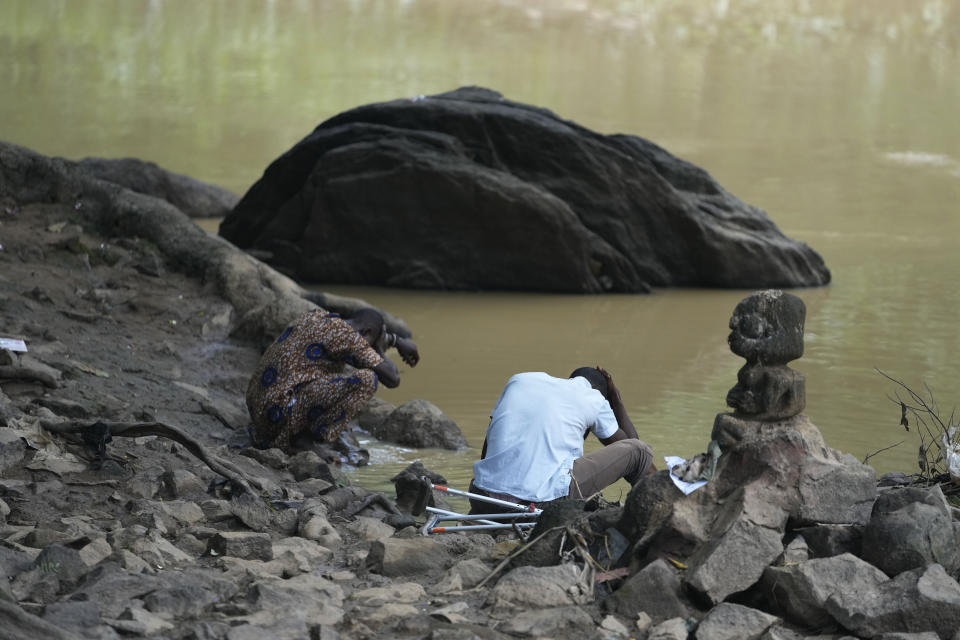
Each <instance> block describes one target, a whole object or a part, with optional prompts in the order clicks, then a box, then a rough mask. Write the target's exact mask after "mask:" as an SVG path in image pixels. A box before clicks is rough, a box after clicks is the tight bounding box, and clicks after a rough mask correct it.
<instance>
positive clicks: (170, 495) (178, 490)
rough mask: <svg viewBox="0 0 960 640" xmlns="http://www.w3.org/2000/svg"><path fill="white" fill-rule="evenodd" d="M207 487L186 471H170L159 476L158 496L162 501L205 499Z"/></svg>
mask: <svg viewBox="0 0 960 640" xmlns="http://www.w3.org/2000/svg"><path fill="white" fill-rule="evenodd" d="M206 493H207V485H206V483H205V482H204V481H203V480H201V479H200V478H198V477H197V476H196V474H194V473H191V472H190V471H187V470H186V469H172V470H170V471H166V472H164V474H163V475H162V476H160V490H159V494H160V497H162V498H163V499H164V500H176V499H178V498H194V497H200V496H203V497H206Z"/></svg>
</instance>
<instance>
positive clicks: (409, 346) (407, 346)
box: [396, 338, 420, 367]
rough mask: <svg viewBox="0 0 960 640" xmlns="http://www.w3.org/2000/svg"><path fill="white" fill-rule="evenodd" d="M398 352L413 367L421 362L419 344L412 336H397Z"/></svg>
mask: <svg viewBox="0 0 960 640" xmlns="http://www.w3.org/2000/svg"><path fill="white" fill-rule="evenodd" d="M396 346H397V353H399V354H400V357H401V358H403V361H404V362H406V363H407V364H408V365H410V366H411V367H415V366H417V363H418V362H420V352H419V351H417V345H416V344H414V343H413V340H411V339H410V338H397V345H396Z"/></svg>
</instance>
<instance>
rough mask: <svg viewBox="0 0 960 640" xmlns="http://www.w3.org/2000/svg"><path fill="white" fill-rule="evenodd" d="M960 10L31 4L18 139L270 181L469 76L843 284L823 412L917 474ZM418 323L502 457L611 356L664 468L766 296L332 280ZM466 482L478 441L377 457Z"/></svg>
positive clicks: (433, 357)
mask: <svg viewBox="0 0 960 640" xmlns="http://www.w3.org/2000/svg"><path fill="white" fill-rule="evenodd" d="M958 68H960V0H914V1H911V2H903V1H901V0H764V1H763V2H760V1H759V0H753V1H738V0H715V1H711V2H706V1H704V0H659V1H653V0H651V1H646V2H642V1H639V0H634V1H631V0H617V1H614V0H542V1H539V2H537V1H528V2H519V1H516V0H513V1H508V0H502V1H496V0H404V1H400V0H398V1H396V2H390V1H387V0H349V1H347V0H343V1H335V0H329V1H323V0H297V1H294V0H291V1H289V2H262V1H261V0H205V1H204V2H194V1H193V0H139V1H138V0H5V1H4V2H2V3H0V96H2V98H0V139H3V140H8V141H12V142H16V143H19V144H23V145H25V146H28V147H31V148H34V149H36V150H38V151H40V152H43V153H47V154H54V155H62V156H66V157H69V158H80V157H84V156H102V157H116V156H136V157H140V158H144V159H148V160H152V161H154V162H157V163H158V164H160V165H161V166H163V167H165V168H168V169H171V170H174V171H178V172H182V173H186V174H189V175H192V176H194V177H196V178H199V179H201V180H205V181H208V182H212V183H215V184H219V185H221V186H224V187H226V188H228V189H231V190H233V191H235V192H237V193H243V192H244V191H245V190H246V189H247V188H248V187H249V186H250V185H251V184H252V182H253V181H254V180H256V179H257V177H259V175H260V173H261V172H262V171H263V169H264V167H265V166H266V165H267V164H268V163H269V162H270V161H271V160H272V159H273V158H275V157H276V156H277V155H279V154H280V153H282V152H283V151H285V150H286V149H287V148H289V146H290V145H292V144H293V143H295V142H296V141H297V140H299V139H300V138H301V137H303V136H304V135H306V134H307V133H308V132H309V131H310V130H311V129H312V128H313V127H314V126H315V125H316V124H317V123H319V122H320V121H322V120H324V119H326V118H328V117H330V116H332V115H334V114H336V113H338V112H340V111H343V110H345V109H347V108H350V107H353V106H356V105H358V104H363V103H367V102H374V101H380V100H386V99H392V98H395V97H401V96H413V95H419V94H430V93H437V92H441V91H446V90H449V89H453V88H455V87H457V86H461V85H465V84H478V85H483V86H487V87H491V88H494V89H497V90H499V91H501V92H503V93H504V94H505V95H506V96H507V97H509V98H511V99H515V100H520V101H525V102H530V103H533V104H537V105H540V106H545V107H548V108H550V109H552V110H554V111H555V112H557V113H558V114H560V115H561V116H563V117H567V118H570V119H573V120H576V121H578V122H580V123H582V124H584V125H586V126H589V127H591V128H594V129H597V130H599V131H602V132H609V133H613V132H623V133H631V134H636V135H641V136H644V137H647V138H650V139H652V140H654V141H655V142H657V143H658V144H660V145H662V146H664V147H665V148H667V149H668V150H670V151H672V152H673V153H675V154H677V155H680V156H681V157H684V158H686V159H688V160H690V161H692V162H695V163H697V164H699V165H701V166H703V167H704V168H706V169H707V170H708V171H710V172H711V173H712V174H713V175H714V176H715V177H717V179H718V180H719V181H720V182H721V183H722V184H723V185H724V186H725V187H727V188H728V189H729V190H731V191H732V192H733V193H735V194H737V195H738V196H740V197H741V198H742V199H744V200H746V201H747V202H750V203H751V204H755V205H757V206H760V207H762V208H764V209H765V210H766V211H767V212H768V213H769V214H770V216H771V217H772V218H773V220H774V221H775V222H777V224H778V225H779V226H780V227H781V229H783V231H784V232H785V233H787V234H788V235H790V236H792V237H795V238H797V239H800V240H803V241H805V242H807V243H809V244H810V245H812V246H813V247H814V248H816V249H817V250H818V251H819V252H820V253H821V254H822V255H823V256H824V258H825V259H826V262H827V264H828V266H829V267H830V268H831V270H832V272H833V278H834V282H833V284H832V285H831V286H829V287H828V288H825V289H821V290H803V291H797V292H795V293H798V294H799V295H800V296H801V297H802V298H803V299H804V300H805V302H806V303H807V324H806V354H805V356H804V357H803V358H802V359H801V360H799V361H797V362H796V363H794V367H795V368H796V369H798V370H800V371H802V372H803V373H804V374H806V376H807V407H808V408H807V413H808V414H809V415H810V416H811V418H812V419H813V421H814V422H815V423H816V424H817V425H818V426H819V427H820V428H821V430H822V431H823V433H824V435H825V436H826V439H827V441H828V443H829V444H831V445H832V446H834V447H835V448H838V449H841V450H843V451H847V452H850V453H852V454H853V455H855V456H857V457H858V458H861V459H862V458H863V457H864V456H866V455H868V454H870V453H872V452H874V451H877V450H878V449H881V448H883V447H887V446H889V445H893V444H895V443H897V442H900V441H903V444H901V445H899V446H898V447H896V448H894V449H892V450H890V451H888V452H885V453H883V454H880V455H878V456H877V457H874V458H872V459H871V461H870V462H871V464H873V465H874V466H875V468H876V469H877V470H878V471H879V472H884V471H890V470H905V471H913V470H914V469H915V466H916V451H917V445H918V444H919V440H918V438H917V435H916V433H915V431H911V432H909V433H907V432H905V431H904V430H903V429H902V428H901V427H899V426H898V424H897V423H898V420H899V412H898V408H897V407H896V406H895V405H894V404H892V403H891V402H890V400H888V398H887V396H888V395H889V394H891V393H893V391H894V387H893V385H891V384H890V383H888V382H887V381H886V380H884V379H883V378H882V377H881V376H880V375H879V374H878V373H877V372H876V371H875V368H879V369H882V370H884V371H886V372H888V373H889V374H891V375H893V376H895V377H897V378H900V379H902V380H904V381H905V382H907V383H908V384H909V385H910V386H912V387H914V388H917V389H922V387H923V385H924V384H927V385H929V388H930V389H931V390H932V391H933V393H934V395H935V397H936V399H937V401H938V402H939V403H940V405H941V406H942V408H943V409H944V411H945V413H946V414H947V415H949V413H950V409H951V408H952V407H954V406H955V405H960V364H958V360H960V331H958V326H960V296H958V293H957V278H958V275H960V250H958V238H960V204H958V203H960V73H958V71H957V70H958ZM323 288H325V289H329V290H332V291H335V292H337V293H345V294H350V295H359V296H361V297H363V298H365V299H367V300H368V301H370V302H372V303H374V304H377V305H379V306H382V307H385V308H387V309H390V310H391V311H393V312H394V313H396V314H398V315H400V316H402V317H403V318H404V319H406V320H407V322H408V323H409V324H410V325H411V327H412V328H413V329H414V332H415V334H416V338H417V341H418V343H419V344H420V347H421V351H422V355H423V360H422V363H421V365H420V366H419V367H417V368H416V369H413V370H409V369H407V368H403V371H402V373H403V383H402V384H401V386H400V387H399V388H398V389H396V390H387V391H383V392H382V395H383V397H385V398H387V399H388V400H391V401H393V402H396V403H399V402H402V401H404V400H407V399H411V398H416V397H424V398H427V399H429V400H431V401H433V402H434V403H435V404H437V405H438V406H439V407H441V408H442V409H443V410H444V411H446V412H447V413H448V414H449V415H450V416H451V417H452V418H453V419H454V420H456V421H457V422H458V423H459V424H460V426H461V428H462V429H463V430H464V432H465V434H466V435H467V438H468V440H469V441H470V443H471V445H473V446H474V447H479V445H480V444H481V442H482V438H483V431H484V428H485V426H486V421H487V415H488V413H489V411H490V409H491V408H492V406H493V403H494V402H495V401H496V398H497V396H498V394H499V392H500V389H501V387H502V385H503V383H504V382H505V381H506V379H507V378H508V377H509V376H510V375H511V374H513V373H515V372H517V371H523V370H544V371H547V372H550V373H553V374H555V375H566V374H567V373H568V372H569V371H570V370H571V369H573V368H574V367H575V366H578V365H581V364H594V363H596V364H601V365H603V366H605V367H607V368H609V369H610V370H611V371H612V372H613V374H614V375H615V377H616V380H617V382H618V384H619V386H620V388H621V390H622V392H623V395H624V397H625V400H626V402H627V405H628V409H629V411H630V413H631V415H632V416H633V419H634V422H635V423H636V424H637V426H638V429H639V430H640V432H641V434H642V435H643V437H645V438H646V439H647V440H649V441H650V442H651V443H652V444H653V445H654V447H655V449H656V451H657V453H658V455H664V454H668V455H682V456H686V455H692V454H695V453H698V452H700V451H702V450H704V448H705V446H706V443H707V441H708V440H709V434H710V428H711V426H712V423H713V417H714V415H715V414H716V413H717V412H719V411H723V410H724V409H725V407H724V396H725V395H726V392H727V390H728V389H729V388H730V387H731V386H732V385H733V384H734V382H735V378H736V371H737V369H738V368H739V366H740V365H741V364H742V360H741V359H740V358H738V357H736V356H734V355H733V354H731V353H730V351H729V350H728V349H727V346H726V335H727V332H728V331H727V328H726V325H727V320H728V318H729V315H730V312H731V311H732V309H733V307H734V306H735V304H736V303H737V302H738V301H739V300H740V299H741V298H742V297H743V296H744V295H746V294H747V293H748V292H746V291H702V290H682V291H658V292H656V293H655V294H654V295H651V296H600V297H572V296H545V295H533V294H531V295H523V294H498V293H478V294H463V293H456V294H451V293H423V292H409V291H395V290H383V289H355V288H350V289H347V288H343V287H323ZM374 451H375V458H377V459H378V460H380V461H381V462H383V463H384V465H385V466H384V465H380V466H374V467H370V468H368V469H364V470H361V471H359V472H358V473H357V475H358V477H359V478H361V479H362V480H363V481H364V482H365V483H369V484H373V485H377V486H381V487H386V486H388V485H387V483H386V479H387V478H389V477H390V475H392V474H393V473H394V472H395V471H396V470H397V469H399V468H402V467H403V466H404V465H405V464H406V462H407V461H409V460H413V459H416V458H421V459H423V460H424V462H425V463H426V464H427V466H428V467H430V468H433V469H435V470H437V471H439V472H441V473H443V474H445V475H446V476H447V477H448V479H449V480H450V482H451V483H452V484H454V485H455V486H457V485H464V486H465V485H466V482H467V480H468V479H469V476H470V465H471V463H472V462H473V460H474V459H475V458H476V456H477V454H478V449H471V450H469V451H466V452H463V453H458V454H450V453H443V452H432V451H422V452H412V451H403V450H399V449H395V448H390V447H382V446H380V445H377V446H376V447H375V448H374Z"/></svg>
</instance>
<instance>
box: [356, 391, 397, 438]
mask: <svg viewBox="0 0 960 640" xmlns="http://www.w3.org/2000/svg"><path fill="white" fill-rule="evenodd" d="M396 408H397V407H396V405H394V404H392V403H390V402H387V401H386V400H384V399H383V398H379V397H377V396H374V397H372V398H370V401H369V402H368V403H367V404H366V405H364V407H363V408H362V409H360V411H359V412H357V416H356V420H357V424H359V425H360V428H361V429H363V430H364V431H367V432H369V433H374V432H375V431H376V430H377V429H378V428H379V427H380V425H381V424H382V423H383V421H384V420H386V418H387V416H389V415H390V414H391V413H393V410H394V409H396Z"/></svg>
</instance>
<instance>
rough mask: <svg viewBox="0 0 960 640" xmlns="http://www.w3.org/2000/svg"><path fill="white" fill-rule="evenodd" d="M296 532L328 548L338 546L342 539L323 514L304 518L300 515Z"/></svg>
mask: <svg viewBox="0 0 960 640" xmlns="http://www.w3.org/2000/svg"><path fill="white" fill-rule="evenodd" d="M297 533H298V535H300V536H302V537H303V538H306V539H307V540H313V541H315V542H319V543H320V544H321V545H323V546H324V547H327V548H328V549H336V548H338V547H339V546H340V543H341V542H342V541H343V539H342V538H341V537H340V534H339V533H338V532H337V530H336V529H335V528H334V527H333V525H332V524H330V521H329V520H327V518H326V517H325V516H320V515H314V516H310V517H308V518H307V519H306V520H303V518H302V516H301V520H300V524H299V525H298V526H297Z"/></svg>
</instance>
